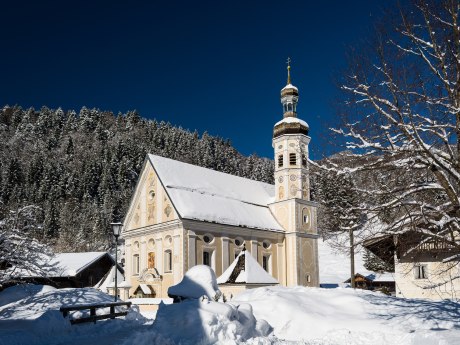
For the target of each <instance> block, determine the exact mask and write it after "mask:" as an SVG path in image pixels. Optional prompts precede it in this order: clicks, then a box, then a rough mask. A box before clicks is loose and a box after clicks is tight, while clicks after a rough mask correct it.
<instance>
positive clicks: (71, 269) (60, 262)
mask: <svg viewBox="0 0 460 345" xmlns="http://www.w3.org/2000/svg"><path fill="white" fill-rule="evenodd" d="M106 255H109V254H107V252H87V253H58V254H56V255H55V256H54V257H53V258H52V259H51V261H50V265H51V266H53V270H52V271H51V272H50V274H49V277H74V276H76V275H77V274H78V273H80V272H81V271H83V270H84V269H85V268H87V267H88V266H90V265H91V264H93V263H94V262H96V261H98V260H99V259H101V258H102V257H103V256H106ZM109 257H110V255H109ZM110 258H112V257H110Z"/></svg>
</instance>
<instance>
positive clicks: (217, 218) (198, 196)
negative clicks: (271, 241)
mask: <svg viewBox="0 0 460 345" xmlns="http://www.w3.org/2000/svg"><path fill="white" fill-rule="evenodd" d="M148 157H149V160H150V162H151V164H152V165H153V167H154V169H155V171H156V172H157V174H158V176H159V178H160V180H161V182H162V183H163V185H164V187H165V188H166V191H167V193H168V195H169V197H170V198H171V202H172V203H173V204H174V206H175V208H176V210H177V212H178V213H179V215H180V217H181V218H184V219H193V220H200V221H206V222H215V223H219V224H228V225H234V226H244V227H248V228H256V229H266V230H272V231H283V228H282V227H281V225H280V224H279V223H278V222H277V221H276V219H275V218H274V216H273V215H272V213H271V212H270V210H269V208H268V204H269V203H270V202H273V201H274V197H275V187H274V186H273V185H270V184H268V183H263V182H258V181H254V180H250V179H246V178H242V177H238V176H234V175H230V174H225V173H222V172H218V171H215V170H211V169H206V168H202V167H199V166H196V165H191V164H187V163H183V162H179V161H176V160H172V159H168V158H163V157H160V156H155V155H149V156H148Z"/></svg>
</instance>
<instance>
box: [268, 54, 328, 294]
mask: <svg viewBox="0 0 460 345" xmlns="http://www.w3.org/2000/svg"><path fill="white" fill-rule="evenodd" d="M298 101H299V90H298V89H297V87H295V86H294V85H292V84H291V66H290V59H288V66H287V85H286V86H285V87H284V88H283V89H281V104H282V106H283V119H282V120H281V121H279V122H277V123H276V124H275V126H274V129H273V142H272V143H273V149H274V153H275V157H274V158H275V201H274V203H272V204H270V210H271V211H272V213H273V214H274V215H275V217H276V219H277V220H278V222H279V223H280V224H281V225H282V226H283V228H284V229H285V231H286V240H285V248H284V250H285V253H286V254H285V258H286V262H285V268H286V269H285V272H286V277H285V284H286V285H288V286H291V285H306V286H318V284H319V276H318V275H319V273H318V244H317V238H318V235H317V225H316V223H317V221H316V207H317V205H316V203H315V202H313V201H311V200H310V180H309V169H308V145H309V143H310V137H309V136H308V130H309V126H308V124H307V123H306V122H305V121H303V120H301V119H299V118H298V117H297V103H298Z"/></svg>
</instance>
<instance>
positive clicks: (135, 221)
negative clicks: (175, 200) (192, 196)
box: [125, 160, 179, 231]
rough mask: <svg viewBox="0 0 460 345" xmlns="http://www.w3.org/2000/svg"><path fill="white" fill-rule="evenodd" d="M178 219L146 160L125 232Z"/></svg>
mask: <svg viewBox="0 0 460 345" xmlns="http://www.w3.org/2000/svg"><path fill="white" fill-rule="evenodd" d="M178 218H179V217H178V215H177V212H176V210H175V209H174V206H173V204H172V203H171V200H170V198H169V196H168V194H167V193H166V190H165V188H164V186H163V185H162V183H161V180H160V179H159V178H158V175H157V173H156V172H155V170H154V169H153V167H152V164H151V162H150V161H149V160H146V163H145V164H144V167H143V169H142V172H141V175H140V178H139V183H138V185H137V187H136V190H135V192H134V196H133V198H132V200H131V204H130V207H129V210H128V213H127V216H126V219H125V231H129V230H133V229H137V228H142V227H146V226H150V225H155V224H160V223H163V222H167V221H171V220H175V219H178Z"/></svg>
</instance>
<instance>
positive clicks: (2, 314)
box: [0, 285, 145, 345]
mask: <svg viewBox="0 0 460 345" xmlns="http://www.w3.org/2000/svg"><path fill="white" fill-rule="evenodd" d="M27 291H29V292H30V293H29V294H28V295H27V296H24V292H27ZM21 294H22V296H21ZM13 296H15V297H14V298H13ZM19 297H23V298H20V299H18V298H19ZM13 299H14V301H12V300H13ZM0 300H2V301H8V300H10V301H11V302H10V303H8V304H4V305H2V306H0V334H1V336H0V345H7V344H8V345H13V344H28V345H32V344H55V343H65V340H66V339H73V338H76V337H84V336H89V334H88V333H87V332H88V330H89V329H90V330H91V331H92V332H98V333H101V334H104V332H109V331H110V329H109V328H108V327H104V326H105V325H106V324H108V323H110V324H111V327H112V332H117V329H118V328H119V327H121V326H123V325H124V326H123V327H133V325H134V326H136V325H140V324H142V322H144V321H145V319H144V318H143V317H142V315H141V314H139V312H138V311H137V310H136V309H133V308H132V309H131V310H130V312H129V313H128V316H126V320H122V319H116V320H105V321H102V320H101V321H98V322H97V324H96V325H94V324H91V325H92V327H88V326H90V324H82V325H74V326H71V324H70V322H69V320H68V319H65V318H64V317H63V316H62V313H61V312H60V311H59V308H60V307H61V306H65V305H75V304H91V303H102V302H112V301H113V296H110V295H107V294H105V293H103V292H101V291H99V290H96V289H92V288H83V289H61V290H57V289H54V288H51V287H47V286H42V285H36V286H35V287H32V286H26V287H21V286H14V287H11V288H8V289H5V290H4V291H2V292H0ZM101 312H102V311H99V313H101ZM103 312H105V311H103ZM75 313H80V314H81V312H75ZM107 321H109V322H107Z"/></svg>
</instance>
